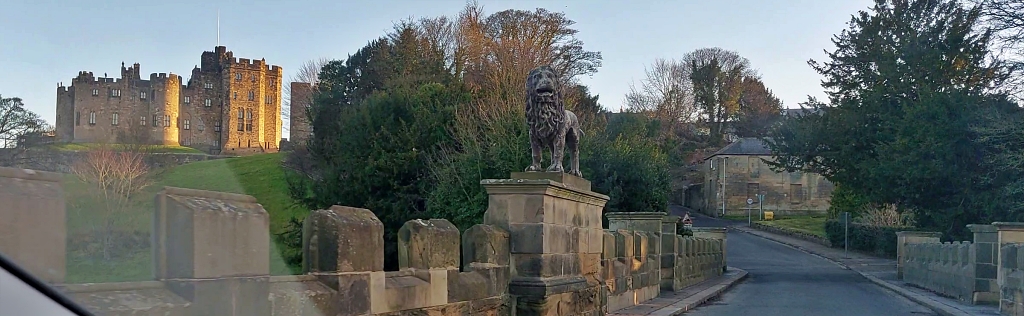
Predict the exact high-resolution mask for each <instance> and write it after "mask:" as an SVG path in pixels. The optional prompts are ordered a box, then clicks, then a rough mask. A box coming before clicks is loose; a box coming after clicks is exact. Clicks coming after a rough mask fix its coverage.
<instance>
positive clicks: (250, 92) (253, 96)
mask: <svg viewBox="0 0 1024 316" xmlns="http://www.w3.org/2000/svg"><path fill="white" fill-rule="evenodd" d="M252 100H256V93H254V92H252V91H249V101H252Z"/></svg>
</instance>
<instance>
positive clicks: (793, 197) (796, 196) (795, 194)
mask: <svg viewBox="0 0 1024 316" xmlns="http://www.w3.org/2000/svg"><path fill="white" fill-rule="evenodd" d="M803 201H804V190H803V186H802V185H799V184H790V185H789V202H790V203H793V204H800V202H803Z"/></svg>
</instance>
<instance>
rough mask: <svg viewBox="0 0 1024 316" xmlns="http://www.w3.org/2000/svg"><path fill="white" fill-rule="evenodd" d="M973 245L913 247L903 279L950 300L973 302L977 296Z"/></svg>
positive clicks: (968, 243) (925, 245)
mask: <svg viewBox="0 0 1024 316" xmlns="http://www.w3.org/2000/svg"><path fill="white" fill-rule="evenodd" d="M974 250H975V245H974V244H972V243H970V242H954V243H948V242H947V243H921V244H910V245H908V246H907V248H906V256H907V261H906V266H905V269H906V270H905V271H906V272H904V274H903V279H904V280H905V281H907V282H908V283H911V284H914V285H917V286H919V287H923V288H926V289H929V290H932V291H934V292H937V293H940V294H943V295H945V296H948V297H953V298H957V299H960V300H964V301H970V300H972V299H973V297H974V285H975V282H974V271H972V270H973V268H974V265H973V264H972V262H971V255H970V254H971V252H972V251H974Z"/></svg>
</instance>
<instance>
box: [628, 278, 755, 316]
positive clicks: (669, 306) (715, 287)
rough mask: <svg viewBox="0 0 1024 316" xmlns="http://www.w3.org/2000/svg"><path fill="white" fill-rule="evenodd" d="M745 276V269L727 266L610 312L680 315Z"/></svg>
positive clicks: (632, 314)
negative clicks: (712, 274) (714, 274)
mask: <svg viewBox="0 0 1024 316" xmlns="http://www.w3.org/2000/svg"><path fill="white" fill-rule="evenodd" d="M746 277H747V271H743V270H740V269H736V268H729V269H728V270H727V271H726V273H725V274H723V275H721V276H718V277H715V278H713V279H709V280H707V281H704V282H701V283H698V284H694V285H692V286H688V287H686V288H684V289H682V290H680V291H678V292H661V295H659V296H658V297H657V298H655V299H652V300H649V301H646V302H643V303H640V304H639V305H636V306H633V307H629V308H623V309H620V310H618V311H615V312H612V313H610V314H609V315H612V316H670V315H680V314H683V313H686V312H687V311H689V310H692V309H694V308H696V307H698V306H700V305H701V304H704V303H706V302H708V301H709V300H712V299H714V298H715V297H718V295H721V294H722V292H725V291H726V290H728V289H729V287H732V286H733V285H735V284H736V283H738V282H740V281H741V280H743V279H744V278H746Z"/></svg>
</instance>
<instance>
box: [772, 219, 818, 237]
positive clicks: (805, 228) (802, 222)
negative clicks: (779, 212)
mask: <svg viewBox="0 0 1024 316" xmlns="http://www.w3.org/2000/svg"><path fill="white" fill-rule="evenodd" d="M758 223H760V224H764V225H767V226H772V227H778V228H783V229H789V230H793V231H798V232H801V233H805V234H811V235H814V236H818V237H822V238H825V216H824V215H821V216H793V217H787V218H780V219H776V220H773V221H758Z"/></svg>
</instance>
